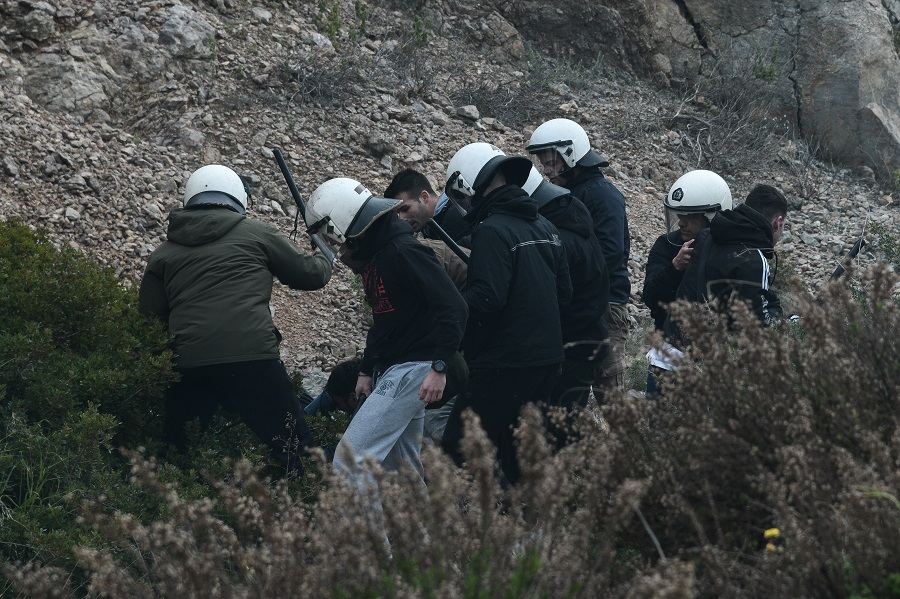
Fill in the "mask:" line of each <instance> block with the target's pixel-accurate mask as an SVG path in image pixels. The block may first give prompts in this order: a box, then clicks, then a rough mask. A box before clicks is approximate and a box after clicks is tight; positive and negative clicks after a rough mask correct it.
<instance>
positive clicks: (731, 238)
mask: <svg viewBox="0 0 900 599" xmlns="http://www.w3.org/2000/svg"><path fill="white" fill-rule="evenodd" d="M709 234H710V235H711V236H712V239H713V241H715V242H716V243H717V244H719V245H738V244H739V245H745V246H747V247H752V248H757V249H760V250H762V252H763V254H765V255H766V257H767V258H771V257H772V256H773V255H774V253H775V234H774V232H773V231H772V223H770V222H769V221H767V220H766V218H765V217H764V216H763V215H762V214H760V213H759V212H757V211H756V210H754V209H753V208H751V207H750V206H747V205H745V204H741V205H739V206H738V207H737V208H735V209H734V210H722V211H721V212H719V213H717V214H716V216H715V217H714V218H713V220H712V223H710V225H709Z"/></svg>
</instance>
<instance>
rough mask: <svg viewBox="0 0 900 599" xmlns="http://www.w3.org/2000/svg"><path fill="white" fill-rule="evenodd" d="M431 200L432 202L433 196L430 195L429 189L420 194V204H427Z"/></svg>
mask: <svg viewBox="0 0 900 599" xmlns="http://www.w3.org/2000/svg"><path fill="white" fill-rule="evenodd" d="M429 200H431V194H430V193H428V190H427V189H423V190H422V191H420V192H419V203H420V204H427V203H428V201H429Z"/></svg>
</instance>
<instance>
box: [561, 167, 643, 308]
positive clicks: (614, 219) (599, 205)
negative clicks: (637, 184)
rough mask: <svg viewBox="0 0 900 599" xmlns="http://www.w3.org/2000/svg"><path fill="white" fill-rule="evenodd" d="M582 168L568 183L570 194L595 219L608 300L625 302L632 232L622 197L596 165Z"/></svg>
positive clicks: (629, 284)
mask: <svg viewBox="0 0 900 599" xmlns="http://www.w3.org/2000/svg"><path fill="white" fill-rule="evenodd" d="M582 168H583V170H582V171H581V172H580V173H578V174H577V175H575V176H574V177H573V178H572V179H571V180H570V181H568V183H567V187H568V188H569V191H571V192H572V195H573V196H575V197H576V198H578V199H579V200H581V201H582V202H583V203H584V205H585V206H587V209H588V210H589V211H590V213H591V218H592V219H593V220H594V235H596V236H597V241H598V242H600V249H601V250H603V257H604V258H605V259H606V267H607V271H608V272H609V301H610V303H614V304H627V303H628V298H629V295H630V294H631V282H630V281H629V280H628V256H629V254H630V253H631V234H630V233H629V232H628V217H627V216H626V215H625V197H624V196H623V195H622V193H621V192H620V191H619V190H618V189H616V186H615V185H613V184H612V183H611V182H610V181H609V179H607V178H606V177H604V176H603V173H602V172H600V169H599V168H597V167H587V168H585V167H582Z"/></svg>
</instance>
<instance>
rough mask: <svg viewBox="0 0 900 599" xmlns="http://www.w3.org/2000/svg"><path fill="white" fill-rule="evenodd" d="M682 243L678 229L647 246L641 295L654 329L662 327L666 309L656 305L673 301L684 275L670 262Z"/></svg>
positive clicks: (661, 328) (659, 329)
mask: <svg viewBox="0 0 900 599" xmlns="http://www.w3.org/2000/svg"><path fill="white" fill-rule="evenodd" d="M683 243H684V241H683V240H682V239H681V232H680V231H672V232H670V233H668V234H667V235H660V236H659V237H658V238H657V239H656V242H655V243H654V244H653V247H652V248H650V256H649V257H648V258H647V268H646V269H645V271H644V289H643V291H642V292H641V297H642V298H643V300H644V303H645V304H646V305H647V307H648V308H650V316H652V317H653V324H654V326H656V329H657V330H658V331H661V330H663V324H664V323H665V322H666V311H665V309H664V308H663V307H662V306H660V304H666V303H669V302H673V301H675V294H676V292H677V291H678V286H679V285H680V284H681V279H682V278H684V272H685V271H683V270H678V269H677V268H675V265H674V264H672V260H674V259H675V256H677V255H678V252H679V250H681V246H682V244H683Z"/></svg>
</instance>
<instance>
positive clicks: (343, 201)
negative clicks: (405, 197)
mask: <svg viewBox="0 0 900 599" xmlns="http://www.w3.org/2000/svg"><path fill="white" fill-rule="evenodd" d="M399 205H400V200H388V199H385V198H378V197H375V195H373V194H372V192H371V191H369V190H368V189H367V188H366V186H365V185H363V184H362V183H360V182H359V181H355V180H353V179H347V178H344V177H338V178H336V179H330V180H328V181H326V182H325V183H322V184H321V185H319V187H317V188H316V190H315V191H314V192H313V193H312V195H311V196H310V197H309V202H308V203H307V205H306V226H307V230H308V231H309V233H310V234H311V235H315V234H319V235H322V236H323V237H324V238H325V239H327V240H328V241H329V243H331V244H334V245H335V246H336V247H340V246H341V245H343V244H344V243H346V242H347V241H348V240H353V239H355V238H357V237H359V236H360V235H362V234H363V233H365V232H366V230H367V229H368V228H369V226H370V225H371V224H372V223H373V222H375V220H377V219H378V218H379V217H380V216H382V215H384V214H387V213H388V212H390V211H391V210H393V209H395V208H396V207H397V206H399Z"/></svg>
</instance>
